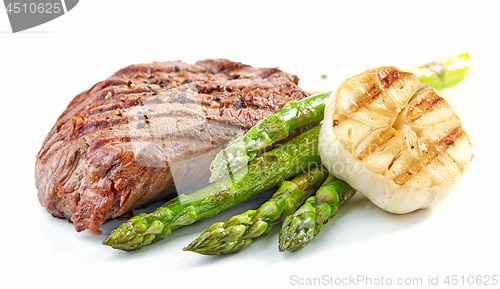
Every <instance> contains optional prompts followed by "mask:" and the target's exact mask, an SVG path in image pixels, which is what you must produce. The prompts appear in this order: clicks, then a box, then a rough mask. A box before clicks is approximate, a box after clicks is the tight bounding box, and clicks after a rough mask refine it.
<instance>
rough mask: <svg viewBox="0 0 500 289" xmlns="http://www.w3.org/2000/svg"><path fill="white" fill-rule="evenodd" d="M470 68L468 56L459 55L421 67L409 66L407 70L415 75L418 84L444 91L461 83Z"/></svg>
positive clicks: (464, 54) (465, 54)
mask: <svg viewBox="0 0 500 289" xmlns="http://www.w3.org/2000/svg"><path fill="white" fill-rule="evenodd" d="M470 67H471V60H470V56H469V54H467V53H460V54H458V55H455V56H452V57H447V58H443V59H440V60H438V61H434V62H429V63H426V64H423V65H415V66H411V67H408V68H407V70H408V71H410V72H412V73H413V74H415V75H416V76H417V77H418V79H419V80H420V82H422V83H425V84H427V85H429V86H432V87H434V88H435V89H444V88H449V87H452V86H455V85H457V84H459V83H460V82H462V80H464V79H465V77H466V76H467V73H468V72H469V68H470Z"/></svg>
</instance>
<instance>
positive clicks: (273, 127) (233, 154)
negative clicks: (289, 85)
mask: <svg viewBox="0 0 500 289" xmlns="http://www.w3.org/2000/svg"><path fill="white" fill-rule="evenodd" d="M330 94H331V91H329V92H324V93H320V94H316V95H313V96H310V97H307V98H304V99H302V100H298V101H289V102H288V103H287V104H286V105H285V106H284V107H283V108H282V109H280V110H279V111H277V112H276V113H274V114H272V115H270V116H268V117H267V118H264V119H263V120H261V121H259V122H257V123H256V124H255V126H253V127H252V128H251V129H250V130H249V131H248V132H247V133H246V134H245V135H244V136H243V137H241V138H237V139H236V140H234V141H233V142H231V143H230V144H229V145H228V147H227V148H225V149H223V150H221V151H220V152H219V153H218V154H217V155H216V157H215V159H214V160H213V161H212V163H211V166H210V171H211V172H212V176H211V177H210V182H214V181H217V180H220V179H222V178H225V177H227V176H229V175H230V174H232V173H233V172H235V171H237V170H238V169H240V168H242V167H244V166H246V165H247V163H248V162H249V161H251V160H252V159H254V158H255V157H256V156H257V153H258V151H259V150H262V149H265V148H267V147H268V146H270V145H271V144H273V143H275V142H277V141H280V140H283V139H285V138H287V137H288V136H289V133H290V132H291V131H292V130H294V129H297V128H300V127H304V126H307V125H310V124H315V123H319V122H320V121H321V120H323V113H324V112H323V110H324V108H325V103H326V99H328V97H329V96H330Z"/></svg>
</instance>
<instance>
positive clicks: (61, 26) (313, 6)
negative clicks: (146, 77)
mask: <svg viewBox="0 0 500 289" xmlns="http://www.w3.org/2000/svg"><path fill="white" fill-rule="evenodd" d="M0 10H2V11H0V95H1V102H0V103H1V104H0V108H1V113H0V117H1V120H2V122H1V128H2V132H1V138H2V141H1V142H0V146H1V150H0V151H1V166H0V168H1V174H0V178H1V181H0V183H1V184H2V189H1V192H2V197H1V204H2V205H1V213H0V214H1V218H0V222H1V226H0V227H1V230H0V232H1V233H0V234H1V238H0V242H1V246H0V248H2V251H3V252H2V258H1V261H2V262H1V263H2V265H3V268H4V269H2V270H1V271H0V275H1V277H2V278H1V280H2V281H1V282H2V283H4V284H12V285H10V287H11V286H13V285H14V284H16V287H20V286H24V285H33V287H26V288H35V286H44V287H43V288H47V287H45V285H51V286H53V287H57V288H61V287H65V288H79V287H82V288H83V287H90V286H97V287H107V288H111V286H113V287H112V288H132V286H141V287H140V288H146V287H152V288H159V287H165V288H178V287H186V286H187V287H191V286H194V285H197V286H210V287H215V286H218V287H223V288H224V287H231V288H250V287H252V288H256V287H257V288H271V287H273V288H281V287H287V286H291V285H292V283H294V280H298V279H297V278H315V277H317V278H323V276H326V277H328V278H329V277H330V276H331V277H333V278H349V277H354V278H357V275H363V276H364V275H367V277H370V278H373V279H376V278H379V279H378V281H377V280H373V282H380V281H381V278H382V277H383V278H385V279H384V280H386V279H387V278H392V282H393V283H395V282H397V278H422V280H423V283H424V285H425V284H427V282H428V278H429V276H431V277H433V278H434V277H436V276H438V278H439V282H440V283H441V284H443V283H442V282H443V281H444V278H445V277H446V276H447V275H453V274H456V275H458V277H460V276H461V275H465V281H466V282H467V278H468V275H474V276H476V275H478V274H480V275H482V276H484V275H493V274H496V275H498V274H500V266H499V259H500V250H499V243H500V239H499V237H498V232H499V225H498V223H499V220H500V218H499V217H500V213H499V212H500V210H499V209H498V208H499V205H500V197H499V196H500V194H499V193H500V190H499V187H498V180H499V179H500V175H499V169H498V162H499V161H500V158H499V155H498V153H499V151H500V146H499V144H498V136H497V135H498V134H499V133H498V132H499V124H498V123H499V116H500V103H499V98H500V93H499V89H498V87H499V85H500V73H499V67H500V62H499V60H498V59H499V56H498V55H499V54H498V52H499V51H500V46H499V44H498V43H499V42H498V35H499V34H498V33H499V32H498V31H499V28H500V21H499V20H498V5H497V4H496V3H494V1H491V2H487V1H470V2H462V1H412V2H403V1H343V2H339V3H335V4H333V3H331V2H327V1H323V2H321V1H302V2H300V3H299V2H294V1H286V2H280V3H277V2H273V1H245V2H240V1H231V2H219V1H213V0H212V1H203V2H202V1H200V2H192V1H177V2H175V3H174V2H173V1H88V0H87V1H80V3H79V4H78V5H77V6H76V7H75V8H74V9H73V10H72V11H70V12H69V13H68V14H66V15H63V16H62V17H60V18H58V19H56V20H53V21H51V22H49V23H46V24H43V25H41V26H38V27H35V28H33V29H30V30H28V31H25V32H21V33H17V34H12V33H11V31H10V26H9V23H8V18H7V13H6V12H5V11H4V10H3V8H2V9H0ZM463 51H467V52H469V54H470V55H471V57H472V59H473V67H472V69H471V70H470V73H469V76H468V77H467V79H466V80H465V81H464V82H463V83H461V84H460V85H458V86H456V87H454V88H452V89H448V90H445V91H442V94H443V96H444V97H445V98H446V99H447V100H448V101H449V102H450V103H451V105H452V106H453V107H454V109H455V110H456V111H457V112H458V113H459V115H460V116H461V118H462V121H463V122H464V124H465V127H466V128H467V129H468V130H469V131H470V132H471V134H472V135H473V137H474V138H475V140H476V142H477V148H476V152H475V155H474V161H473V163H472V166H471V167H470V170H469V171H468V173H467V175H466V176H465V178H464V179H463V181H462V182H461V183H460V184H459V186H457V187H456V189H455V190H454V191H453V192H452V193H451V195H450V196H449V197H448V198H447V199H446V200H445V201H444V202H443V203H442V204H441V205H439V206H438V207H436V208H434V209H431V210H421V211H417V212H414V213H411V214H408V215H402V216H398V215H392V214H389V213H386V212H384V211H382V210H380V209H378V208H376V207H375V206H373V205H372V204H371V203H370V202H369V201H367V200H366V199H365V198H364V197H363V196H361V195H358V196H356V197H355V198H354V199H353V200H351V201H350V202H349V203H348V204H346V205H345V207H343V208H341V210H340V212H339V214H338V215H337V217H336V218H335V219H333V220H332V221H331V222H330V223H329V224H328V225H326V226H325V228H324V229H323V231H322V232H321V234H320V235H318V236H317V237H316V238H315V239H314V241H313V242H312V243H311V244H309V245H308V246H307V247H306V248H305V249H303V250H301V251H299V252H296V253H279V252H278V250H277V244H278V242H277V233H278V231H277V229H275V230H273V231H272V232H271V233H270V234H269V235H267V236H266V237H264V238H262V239H260V240H258V241H256V242H254V243H253V244H252V245H251V246H250V247H249V248H247V249H246V250H245V251H243V252H241V253H238V254H234V255H230V256H216V257H209V256H201V255H197V254H195V253H189V252H183V251H182V248H183V247H184V246H186V245H187V244H189V242H190V241H191V240H193V239H194V238H196V237H197V236H198V235H199V233H201V232H202V231H203V230H204V229H205V228H206V227H207V226H209V225H210V224H211V223H213V222H215V221H224V220H227V218H229V216H231V215H234V214H236V213H240V212H242V211H244V210H246V209H248V208H255V207H257V206H258V205H259V203H260V202H263V201H264V200H265V199H266V198H267V197H269V195H267V196H260V197H257V198H254V199H252V200H251V201H249V202H246V203H244V204H241V205H239V206H237V207H234V208H232V209H230V210H228V211H225V212H223V213H221V214H220V215H218V216H216V217H214V218H212V219H210V220H205V221H202V222H199V223H196V224H194V225H191V226H188V227H185V228H182V229H179V230H177V231H175V232H174V233H173V234H172V235H171V236H170V237H169V238H168V239H166V240H163V241H162V242H161V243H158V244H156V245H154V246H150V247H147V248H144V249H141V250H139V251H136V252H131V253H127V252H122V251H117V250H113V249H111V248H110V247H105V246H103V245H101V242H102V240H103V239H104V238H105V237H106V236H107V234H108V233H109V232H110V231H111V230H112V229H113V228H114V227H116V226H117V225H118V224H119V222H118V221H113V222H110V223H107V224H105V226H103V228H102V231H103V234H102V235H100V236H94V235H91V234H89V233H88V232H82V233H76V232H75V231H74V228H73V226H72V225H70V224H68V223H67V221H64V220H60V219H55V218H52V217H51V216H50V214H48V213H47V212H46V211H45V209H43V208H42V207H41V206H40V204H39V203H38V199H37V191H36V188H35V185H34V177H33V172H34V164H35V155H36V153H37V152H38V149H39V148H40V146H41V143H42V141H43V139H44V138H45V136H46V134H47V133H48V131H49V130H50V128H51V127H52V125H53V124H54V122H55V120H56V119H57V117H58V116H59V114H60V113H61V112H62V111H63V110H64V108H65V107H66V105H67V104H68V103H69V101H70V100H71V99H72V98H73V97H74V96H75V95H77V94H78V93H80V92H81V91H83V90H86V89H89V88H90V87H91V86H92V85H93V84H94V83H96V82H98V81H101V80H103V79H105V78H107V77H108V76H110V75H111V74H112V73H113V72H114V71H116V70H118V69H120V68H122V67H124V66H127V65H129V64H133V63H145V62H151V61H154V60H177V59H180V60H184V61H186V62H190V63H193V62H195V61H197V60H200V59H204V58H219V57H221V58H228V59H231V60H234V61H240V62H244V63H247V64H251V65H254V66H266V67H276V66H279V67H280V68H281V69H283V70H285V71H287V72H291V73H294V74H296V75H298V76H299V77H300V78H301V81H300V85H301V86H302V87H303V88H304V89H306V90H309V91H317V90H332V89H335V88H336V87H337V86H338V85H339V84H340V82H341V81H343V80H344V79H345V78H347V77H349V76H352V75H354V74H357V73H359V72H361V71H363V70H365V69H367V68H370V67H374V66H378V65H396V66H400V67H404V66H407V65H411V64H416V63H420V62H425V61H431V60H434V59H436V58H441V57H444V56H448V55H452V54H455V53H459V52H463ZM322 74H327V75H328V78H326V79H322V78H321V75H322ZM5 268H7V269H5ZM292 275H296V276H297V277H291V276H292ZM497 278H498V277H497ZM459 280H460V281H461V279H459ZM301 281H305V280H301ZM347 281H348V280H347V279H345V280H344V282H347ZM12 282H13V283H12ZM362 284H364V283H360V285H359V286H357V288H361V287H362V286H361V285H362ZM292 287H294V286H292ZM326 287H328V286H326ZM354 287H356V286H354ZM378 287H382V286H378ZM424 287H425V286H416V288H424ZM434 287H436V286H434ZM450 287H458V286H450ZM485 287H486V288H489V287H493V286H485ZM135 288H139V287H135ZM404 288H410V286H407V287H404ZM470 288H473V287H470ZM497 288H498V287H497Z"/></svg>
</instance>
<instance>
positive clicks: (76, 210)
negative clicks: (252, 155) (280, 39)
mask: <svg viewBox="0 0 500 289" xmlns="http://www.w3.org/2000/svg"><path fill="white" fill-rule="evenodd" d="M297 84H298V78H297V77H296V76H295V75H291V74H288V73H286V72H283V71H281V70H279V69H278V68H255V67H252V66H249V65H244V64H241V63H238V62H232V61H229V60H225V59H215V60H203V61H198V62H197V63H196V64H186V63H184V62H181V61H173V62H153V63H151V64H138V65H131V66H128V67H126V68H124V69H121V70H119V71H118V72H116V73H115V74H114V75H113V76H111V77H110V78H108V79H106V80H104V81H102V82H99V83H97V84H95V85H94V86H93V87H92V88H91V89H89V90H87V91H85V92H82V93H80V94H79V95H77V96H76V97H75V98H74V99H73V100H72V101H71V102H70V103H69V105H68V107H67V108H66V110H65V111H64V112H63V113H62V115H61V116H60V117H59V118H58V120H57V122H56V123H55V125H54V126H53V127H52V129H51V131H50V132H49V134H48V135H47V137H46V138H45V140H44V142H43V145H42V148H41V149H40V151H39V152H38V155H37V159H36V166H35V180H36V186H37V188H38V199H39V200H40V203H41V204H42V206H43V207H45V208H46V209H47V211H49V212H50V213H51V214H52V215H54V216H58V217H64V218H67V219H70V220H71V221H72V222H73V223H74V225H75V229H76V230H77V231H83V230H85V229H98V228H99V227H100V226H101V225H102V223H103V222H104V221H105V220H106V219H110V218H115V217H118V216H120V215H122V214H124V213H126V212H127V211H129V210H131V209H134V208H137V207H140V206H144V205H146V204H149V203H151V202H153V201H155V200H158V199H160V198H162V197H164V196H166V195H167V194H168V193H169V192H173V191H175V190H177V192H178V193H190V192H193V191H195V190H197V189H199V188H201V187H203V186H205V185H207V184H208V177H209V175H210V171H209V166H210V162H211V161H212V160H213V158H214V157H215V154H216V153H217V152H218V151H219V150H220V149H221V148H222V146H223V145H224V144H226V143H228V142H229V141H231V140H233V139H235V138H236V137H238V136H241V135H243V134H244V133H245V132H246V131H247V130H248V129H249V128H251V127H252V126H253V125H255V123H256V122H257V121H259V120H261V119H263V118H264V117H266V116H268V115H270V114H272V113H274V112H275V111H277V110H278V109H279V108H281V107H283V105H285V103H287V102H288V101H289V100H298V99H302V98H304V97H306V96H307V93H306V92H304V91H303V90H302V89H300V88H299V87H298V86H297Z"/></svg>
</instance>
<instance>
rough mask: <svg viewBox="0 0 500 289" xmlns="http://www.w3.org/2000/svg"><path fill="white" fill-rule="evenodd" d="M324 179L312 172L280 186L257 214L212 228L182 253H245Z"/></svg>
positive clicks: (320, 172)
mask: <svg viewBox="0 0 500 289" xmlns="http://www.w3.org/2000/svg"><path fill="white" fill-rule="evenodd" d="M327 175H328V172H327V171H326V170H325V169H323V168H314V169H312V170H310V171H309V172H307V173H304V174H301V175H299V176H298V177H295V178H294V179H293V180H291V181H284V182H282V183H281V185H280V187H279V188H278V190H277V191H276V193H275V194H274V195H273V196H272V198H271V199H270V200H269V201H267V202H265V203H264V204H262V205H261V206H260V207H259V208H258V209H257V210H248V211H246V212H244V213H242V214H240V215H236V216H233V217H231V218H230V219H229V220H228V221H226V222H218V223H215V224H213V225H212V226H210V227H209V228H208V229H207V230H206V231H205V232H203V233H202V234H201V236H199V237H198V238H197V239H196V240H194V241H193V242H191V244H189V245H188V246H187V247H186V248H184V251H193V252H196V253H200V254H204V255H218V254H221V253H235V252H239V251H241V250H243V249H245V248H246V247H247V246H248V245H250V243H251V242H252V241H253V240H254V239H256V238H258V237H261V236H264V235H266V234H267V233H269V231H270V230H271V226H273V225H274V224H277V223H280V222H282V221H283V219H284V218H285V217H287V216H289V215H291V214H293V213H294V212H295V210H296V209H297V208H298V207H299V206H300V205H301V204H302V203H304V200H305V199H306V198H307V197H308V196H310V195H311V194H312V193H313V192H314V190H316V189H317V188H318V187H319V186H320V185H321V183H322V182H323V181H324V180H325V178H326V177H327Z"/></svg>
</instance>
